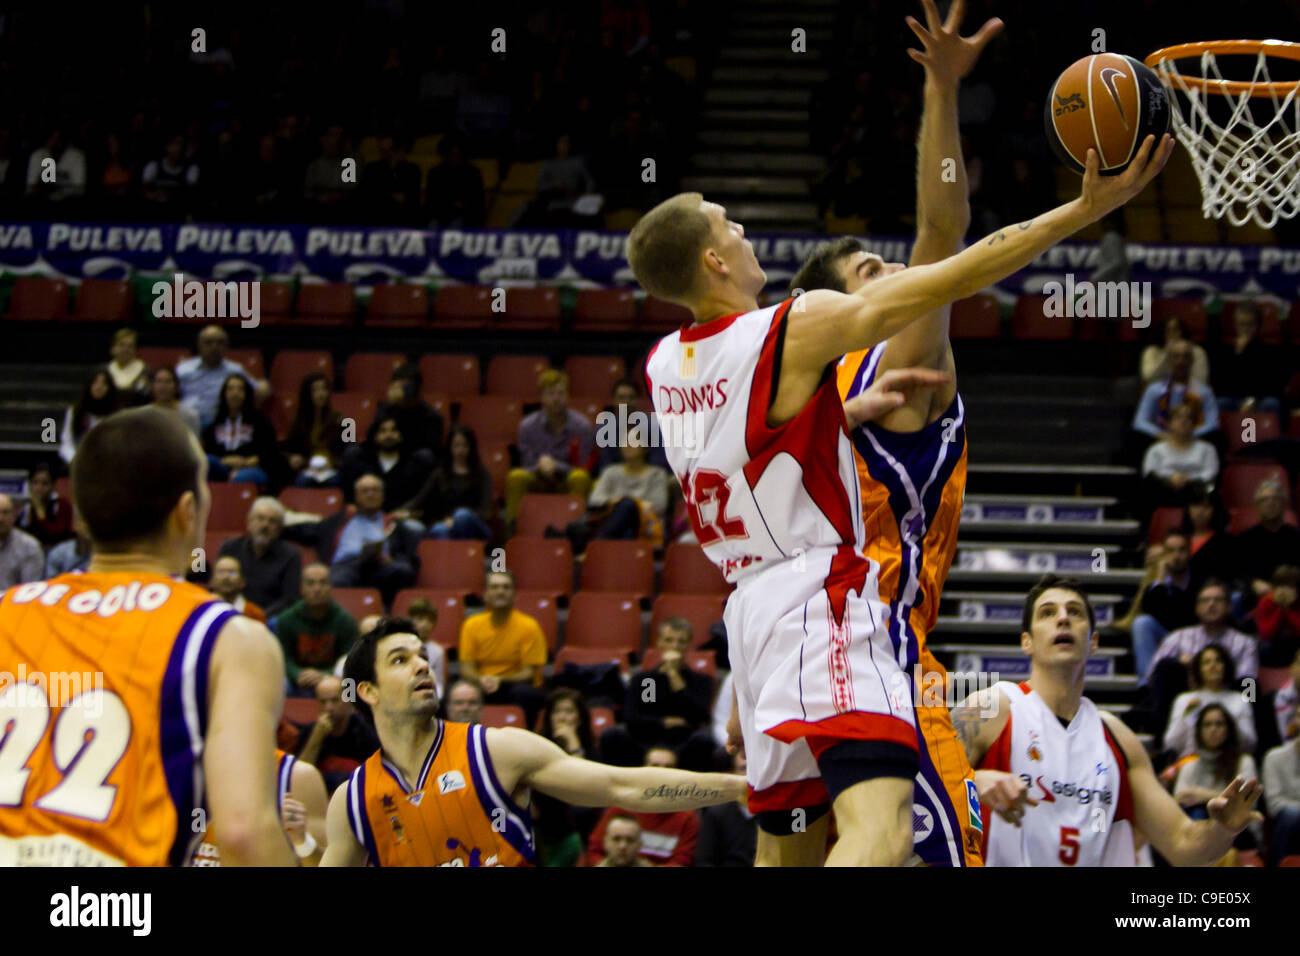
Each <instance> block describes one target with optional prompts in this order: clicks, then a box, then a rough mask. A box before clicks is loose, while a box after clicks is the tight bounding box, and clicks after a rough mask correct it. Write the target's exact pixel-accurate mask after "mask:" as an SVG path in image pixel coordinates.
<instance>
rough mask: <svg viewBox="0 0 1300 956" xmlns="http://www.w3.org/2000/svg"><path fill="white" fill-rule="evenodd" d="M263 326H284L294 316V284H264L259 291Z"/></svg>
mask: <svg viewBox="0 0 1300 956" xmlns="http://www.w3.org/2000/svg"><path fill="white" fill-rule="evenodd" d="M257 295H258V303H257V305H258V309H259V310H260V311H261V315H260V317H259V318H260V324H261V325H282V324H284V322H285V321H286V320H287V319H288V318H289V316H290V315H292V314H293V284H292V283H290V282H263V283H261V285H260V287H259V289H258V293H257Z"/></svg>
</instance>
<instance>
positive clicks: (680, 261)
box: [627, 193, 713, 305]
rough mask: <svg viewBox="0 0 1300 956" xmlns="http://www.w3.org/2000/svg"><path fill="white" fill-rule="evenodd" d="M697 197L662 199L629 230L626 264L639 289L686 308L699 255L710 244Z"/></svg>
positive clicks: (683, 195)
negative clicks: (630, 269) (629, 267)
mask: <svg viewBox="0 0 1300 956" xmlns="http://www.w3.org/2000/svg"><path fill="white" fill-rule="evenodd" d="M703 201H704V197H703V196H702V195H700V194H699V193H678V194H677V195H676V196H673V197H672V198H671V199H665V200H664V201H663V202H661V203H660V204H659V205H657V206H655V207H654V208H653V209H651V210H650V211H649V212H648V213H646V214H645V215H644V216H642V217H641V219H640V221H638V222H637V224H636V225H635V226H633V227H632V231H631V232H630V233H629V234H628V237H627V261H628V265H630V266H631V267H632V274H633V275H634V276H636V281H637V282H639V283H641V288H643V289H645V290H646V292H648V293H650V294H651V295H652V296H654V297H655V298H657V299H663V300H665V301H666V302H676V303H678V304H679V305H684V304H686V300H687V299H689V298H690V296H691V294H692V293H693V292H694V291H695V288H696V286H697V284H698V283H699V268H700V266H699V262H700V255H701V254H702V253H703V252H704V250H705V249H707V248H708V246H709V243H711V242H712V241H713V226H712V224H711V223H710V222H709V217H708V216H706V215H705V214H704V213H703V212H702V211H701V210H700V203H701V202H703Z"/></svg>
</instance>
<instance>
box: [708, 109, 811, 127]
mask: <svg viewBox="0 0 1300 956" xmlns="http://www.w3.org/2000/svg"><path fill="white" fill-rule="evenodd" d="M811 122H812V120H811V117H810V116H809V113H808V111H807V110H799V109H784V110H782V109H767V110H764V109H737V108H726V107H718V108H715V109H707V110H704V111H702V112H701V113H700V125H701V126H703V127H706V128H708V127H712V128H714V129H717V128H719V127H723V126H729V125H736V126H745V127H754V126H759V125H763V124H766V125H768V126H778V125H790V126H799V127H804V128H806V127H807V126H808V124H809V123H811Z"/></svg>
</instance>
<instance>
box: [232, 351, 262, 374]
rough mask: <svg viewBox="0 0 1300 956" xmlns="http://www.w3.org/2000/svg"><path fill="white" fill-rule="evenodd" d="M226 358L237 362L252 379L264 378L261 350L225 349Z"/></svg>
mask: <svg viewBox="0 0 1300 956" xmlns="http://www.w3.org/2000/svg"><path fill="white" fill-rule="evenodd" d="M226 358H228V359H229V360H230V361H232V362H238V363H239V364H240V365H242V366H243V368H244V371H245V372H247V373H248V374H249V375H251V376H253V378H266V362H265V361H264V360H263V358H262V350H261V349H227V350H226Z"/></svg>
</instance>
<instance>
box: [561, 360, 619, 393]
mask: <svg viewBox="0 0 1300 956" xmlns="http://www.w3.org/2000/svg"><path fill="white" fill-rule="evenodd" d="M564 372H565V374H566V375H568V376H569V392H570V394H573V395H598V396H600V397H602V398H603V397H605V396H607V395H609V393H610V392H612V391H613V390H614V383H615V382H617V381H618V380H619V379H622V378H626V377H627V363H626V362H624V361H623V360H622V359H621V358H619V357H618V356H617V355H574V356H570V357H569V358H568V359H566V360H565V362H564Z"/></svg>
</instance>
